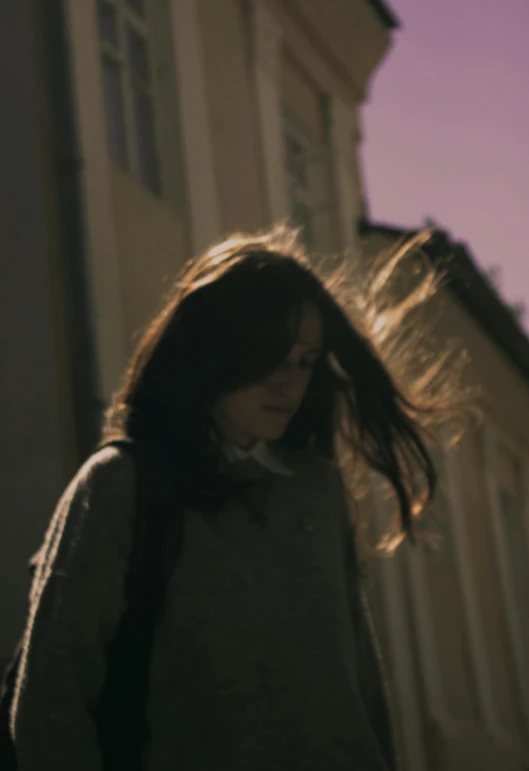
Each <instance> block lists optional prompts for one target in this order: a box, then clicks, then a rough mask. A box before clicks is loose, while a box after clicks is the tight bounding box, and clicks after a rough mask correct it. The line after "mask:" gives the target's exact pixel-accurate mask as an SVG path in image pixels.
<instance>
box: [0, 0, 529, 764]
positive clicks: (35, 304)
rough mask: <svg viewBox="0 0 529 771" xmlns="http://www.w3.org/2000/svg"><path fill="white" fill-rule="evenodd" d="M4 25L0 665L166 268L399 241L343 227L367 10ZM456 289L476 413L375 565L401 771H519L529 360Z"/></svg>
mask: <svg viewBox="0 0 529 771" xmlns="http://www.w3.org/2000/svg"><path fill="white" fill-rule="evenodd" d="M5 14H8V15H9V17H10V18H9V20H6V23H5V24H4V23H3V24H2V25H0V35H1V36H2V41H1V42H2V45H1V46H0V50H1V51H2V56H3V57H4V60H5V65H6V66H5V67H4V68H3V72H4V75H3V76H2V77H3V78H4V81H5V83H3V84H4V85H5V88H4V95H5V102H4V103H5V105H6V107H7V112H8V113H9V115H10V116H11V119H10V121H8V122H5V123H4V124H3V126H2V127H1V128H0V131H2V132H4V140H5V141H4V142H1V143H0V152H2V153H5V159H4V160H5V162H4V163H3V165H2V168H3V169H4V174H3V180H2V184H1V185H0V188H1V189H2V191H3V193H4V195H5V202H4V205H3V206H2V207H0V212H1V215H0V216H1V217H2V218H3V220H2V227H0V239H1V241H2V247H3V248H2V251H3V253H4V254H5V255H8V258H6V259H5V260H3V268H2V270H3V279H2V281H1V282H0V291H1V292H2V302H1V303H0V312H1V313H3V314H4V319H3V322H4V323H3V324H2V328H3V330H4V332H3V337H2V345H3V346H4V349H3V352H4V356H3V362H4V365H5V367H4V373H3V377H2V381H1V388H2V442H1V447H2V460H3V463H2V465H1V470H0V485H1V487H0V490H1V496H2V497H1V506H2V522H1V527H2V538H1V539H0V571H1V572H0V604H1V613H2V617H5V618H6V620H7V623H6V624H2V626H1V627H0V658H2V656H7V655H8V653H9V650H10V648H11V646H12V645H13V644H14V642H15V640H16V636H17V634H18V632H19V630H20V629H21V627H22V625H23V621H24V614H25V609H26V592H27V586H28V584H27V577H26V562H27V559H28V558H29V556H30V555H31V554H32V552H33V551H34V550H35V549H36V548H37V547H38V545H39V543H40V539H41V537H42V533H43V530H44V527H45V525H46V523H47V521H48V519H49V516H50V514H51V512H52V510H53V508H54V505H55V503H56V501H57V498H58V496H59V494H60V492H61V490H62V489H63V488H64V485H65V484H66V482H67V480H68V479H69V478H70V477H71V476H72V474H73V473H74V471H75V469H76V468H77V467H78V465H79V464H80V462H81V461H82V460H83V459H84V458H85V457H86V456H87V455H88V453H89V452H90V451H91V449H92V448H93V446H94V443H95V441H96V440H97V436H98V430H99V423H100V417H101V411H102V410H103V409H104V407H105V406H106V404H108V401H109V399H110V397H111V394H112V392H113V391H114V389H115V388H116V386H117V385H118V383H119V379H120V376H121V373H122V372H123V369H124V366H125V363H126V361H127V357H128V355H129V353H130V352H131V350H132V347H133V345H134V341H135V338H136V335H137V334H138V332H139V331H140V330H141V328H142V327H143V325H144V324H145V322H146V321H147V319H148V318H149V316H150V315H151V314H152V313H153V312H154V311H155V309H156V307H157V305H158V303H159V300H160V297H161V295H162V294H163V292H164V290H165V289H166V288H167V287H168V286H169V285H170V283H171V282H172V280H173V279H174V277H175V275H176V273H177V272H178V270H179V268H180V267H181V266H182V264H183V263H184V262H185V261H186V260H188V259H189V258H191V257H193V256H194V255H196V254H198V253H199V252H200V251H201V250H203V249H204V248H205V247H207V246H208V245H209V244H211V243H212V242H213V241H215V240H216V239H218V238H220V237H222V236H224V235H226V234H228V233H230V232H231V231H233V230H253V229H257V228H260V227H264V226H267V225H269V224H271V223H272V222H274V221H277V220H279V219H283V218H285V217H290V218H291V219H292V220H293V221H294V222H295V223H298V224H299V225H301V226H302V227H303V233H304V238H305V239H306V241H307V244H308V245H309V246H310V248H311V249H312V250H313V251H314V252H316V253H328V252H335V251H339V252H344V253H346V254H347V255H348V257H349V258H350V259H351V260H357V259H361V258H362V255H368V254H369V253H370V250H373V249H376V248H378V247H381V246H385V245H387V244H388V243H390V242H391V241H392V239H394V238H396V237H398V235H399V232H398V231H394V230H393V231H392V230H391V229H389V230H388V229H385V230H384V229H380V228H378V229H377V228H375V227H371V228H370V230H369V233H367V231H366V232H364V241H361V238H360V233H359V227H358V224H359V222H360V221H361V219H362V216H363V212H364V204H363V202H364V198H365V192H364V186H363V182H362V172H361V161H360V158H361V123H360V111H361V106H362V104H363V102H364V101H365V100H366V98H367V97H368V95H369V86H370V82H371V78H372V75H373V73H374V71H375V70H376V68H377V66H378V64H379V63H380V62H381V61H382V59H383V58H384V56H385V54H386V52H387V51H388V48H389V46H390V44H391V36H392V31H393V29H394V28H395V27H396V26H397V21H396V19H395V17H394V16H393V14H392V13H391V10H390V9H389V8H388V7H387V5H386V4H385V3H384V2H381V0H350V2H347V3H345V2H343V1H342V0H329V1H328V2H325V3H323V2H321V0H157V1H156V2H155V1H154V0H49V2H48V3H47V4H46V10H45V11H44V8H43V4H42V3H38V2H37V0H18V2H17V3H11V4H9V10H8V11H7V10H6V11H5ZM21 52H22V53H21ZM10 71H13V72H14V71H16V72H17V78H11V77H8V76H7V75H6V73H9V72H10ZM368 236H369V239H368V241H366V240H365V239H366V238H367V237H368ZM463 262H464V260H463ZM467 269H468V271H469V272H468V271H467V273H468V275H461V276H458V275H455V274H454V276H453V281H452V285H451V287H450V288H449V289H447V291H446V292H444V293H443V298H444V300H445V301H446V311H445V312H443V314H442V323H441V325H440V327H439V339H440V341H441V340H442V339H445V337H450V336H454V335H455V336H459V337H461V338H463V340H464V341H465V343H466V344H467V347H468V348H469V350H470V352H471V355H472V361H473V363H472V367H471V370H470V374H469V377H471V378H473V379H474V380H475V381H476V382H479V383H485V384H486V385H487V388H488V393H489V397H490V398H489V402H488V406H487V413H486V416H487V417H486V420H485V421H484V424H483V427H482V429H480V432H479V433H477V434H472V435H468V436H467V437H465V439H464V440H463V441H462V442H461V444H460V445H459V448H458V449H457V452H456V453H455V454H452V455H450V456H449V457H447V458H446V459H443V463H444V466H445V468H444V471H443V474H442V476H443V478H445V479H446V480H447V482H446V485H445V486H444V487H443V492H442V495H444V496H445V503H446V508H447V509H449V510H450V511H451V512H452V513H453V517H452V519H451V520H450V526H449V528H446V532H447V536H448V537H447V539H446V540H447V544H448V545H447V548H446V550H444V551H443V552H441V553H440V554H439V555H429V554H424V553H422V552H417V553H412V552H410V550H408V549H407V548H405V549H403V550H402V551H401V552H400V553H399V555H398V556H397V557H396V558H395V559H393V560H384V561H381V562H378V563H376V564H374V565H373V566H372V601H373V606H374V609H375V618H376V621H377V627H378V629H379V633H380V637H381V642H382V646H383V649H384V652H385V654H386V658H387V662H388V677H389V680H390V685H391V691H392V698H393V705H394V713H395V717H396V723H397V726H398V733H399V742H400V746H401V754H402V757H403V765H404V768H405V769H407V770H408V769H409V771H431V770H432V769H439V771H460V770H461V771H462V770H463V769H468V768H479V769H480V770H481V769H483V771H489V769H490V771H495V769H498V768H501V769H502V771H511V769H512V771H523V769H524V766H523V762H524V761H525V762H526V764H527V754H524V753H526V748H527V742H528V737H529V721H528V717H529V689H528V685H529V683H528V679H527V674H528V662H527V661H526V650H527V649H529V620H528V619H527V618H526V606H523V607H522V601H521V599H520V598H521V596H523V595H522V593H523V590H524V588H525V586H526V585H527V582H526V573H525V570H526V567H525V566H526V564H527V560H526V555H527V546H528V544H529V540H528V539H527V530H526V529H524V528H526V525H527V517H528V516H529V507H528V505H527V500H528V498H527V493H526V487H525V485H526V477H527V468H528V466H527V463H528V461H527V454H528V453H529V446H528V444H527V438H526V437H527V436H529V433H528V431H527V428H529V425H528V424H529V392H528V390H527V378H528V373H529V358H527V357H528V354H527V350H528V349H527V346H529V343H528V342H527V340H526V339H525V338H524V337H523V335H521V333H520V332H519V330H518V332H517V334H518V338H517V341H518V342H517V347H516V346H515V348H512V339H511V338H512V335H513V334H514V332H513V329H517V327H516V325H515V326H514V327H508V331H507V332H505V329H506V328H505V323H506V322H505V319H504V318H503V317H501V312H500V311H498V312H497V314H496V315H494V314H492V315H490V314H489V316H487V313H486V312H481V311H480V309H479V307H478V309H477V310H476V309H475V308H474V307H473V306H472V302H474V299H473V297H474V295H472V297H471V298H470V299H469V298H468V297H467V298H466V300H465V301H463V299H461V297H460V296H459V294H458V292H459V293H461V292H463V290H464V287H465V286H466V285H467V283H468V280H469V278H468V277H469V276H471V277H472V281H477V280H478V279H479V272H478V271H476V270H475V269H474V268H472V266H471V265H470V267H469V266H468V265H467ZM476 296H480V297H481V298H482V302H483V303H485V305H486V306H487V308H489V310H490V303H492V305H494V302H496V305H495V306H494V307H496V309H497V307H498V305H497V304H498V302H499V301H497V298H496V300H494V299H493V300H491V299H490V297H489V298H488V302H489V305H487V303H486V302H485V299H484V295H483V294H482V295H479V293H478V294H477V295H476ZM478 305H479V303H478ZM500 306H501V303H500ZM480 313H481V315H480ZM498 313H499V315H498ZM500 317H501V318H500ZM502 318H503V321H502ZM484 319H488V320H487V321H484ZM504 322H505V323H504ZM513 323H514V322H513ZM502 324H503V327H502ZM501 329H503V330H504V331H503V332H501V333H500V332H498V330H501ZM520 335H521V337H520ZM524 357H526V358H525V359H524ZM524 361H525V362H526V363H527V370H526V369H524V367H525V364H522V363H523V362H524ZM383 506H384V504H383V502H381V501H378V500H377V499H376V495H375V496H374V497H373V508H374V510H375V514H376V510H377V507H378V508H382V507H383ZM4 534H5V536H4ZM528 607H529V606H528ZM524 608H525V610H524ZM524 613H525V615H524ZM524 646H525V647H524Z"/></svg>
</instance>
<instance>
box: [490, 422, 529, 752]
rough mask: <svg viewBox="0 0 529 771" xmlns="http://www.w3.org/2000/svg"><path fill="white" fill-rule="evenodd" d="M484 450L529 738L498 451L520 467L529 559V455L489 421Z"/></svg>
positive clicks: (527, 672) (528, 683) (527, 688)
mask: <svg viewBox="0 0 529 771" xmlns="http://www.w3.org/2000/svg"><path fill="white" fill-rule="evenodd" d="M481 437H482V447H483V452H484V461H485V463H484V468H485V476H486V484H487V490H488V494H489V506H488V512H487V513H488V516H489V520H490V524H491V530H492V534H493V542H494V552H495V557H496V564H497V566H498V572H499V576H500V588H501V593H502V597H503V601H504V605H505V612H506V617H507V633H508V638H509V643H510V647H511V653H512V657H513V662H514V667H515V672H516V675H517V684H518V696H519V699H520V705H521V707H522V710H523V716H522V717H523V719H524V727H525V731H526V738H527V736H529V658H528V657H527V655H526V654H525V652H524V651H525V647H524V640H523V629H522V627H521V624H520V620H519V615H518V598H517V591H516V586H515V584H514V576H513V571H512V569H511V567H510V558H511V555H510V553H509V544H508V542H507V535H506V532H505V527H504V523H503V511H502V506H501V499H500V493H501V489H502V486H501V480H500V479H499V478H498V474H497V471H498V464H497V451H498V446H499V445H500V444H503V445H504V446H505V447H506V449H507V450H508V451H509V452H510V453H512V454H513V455H514V456H515V458H516V459H517V461H518V462H519V464H520V476H521V479H520V483H521V494H522V506H521V511H522V515H523V518H524V526H525V528H524V529H525V533H526V538H525V547H526V550H527V557H528V559H529V455H528V453H527V452H526V451H525V450H523V449H522V448H521V447H520V446H519V445H518V444H517V442H516V441H515V440H513V439H512V438H511V437H510V436H508V435H507V434H506V433H504V432H503V431H501V429H499V428H498V427H497V426H496V425H494V424H493V423H492V422H490V421H486V422H484V424H483V427H482V433H481Z"/></svg>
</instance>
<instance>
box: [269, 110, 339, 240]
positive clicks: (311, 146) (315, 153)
mask: <svg viewBox="0 0 529 771" xmlns="http://www.w3.org/2000/svg"><path fill="white" fill-rule="evenodd" d="M327 133H328V132H327ZM282 136H283V146H284V175H285V183H286V192H287V202H288V209H289V214H290V217H291V218H292V220H293V222H294V225H296V224H298V223H297V222H296V221H295V220H294V217H293V209H294V206H295V204H301V205H302V206H303V207H306V209H308V211H309V213H310V223H311V228H310V229H311V234H312V237H311V238H310V239H307V245H308V246H309V248H310V249H312V250H314V251H321V250H320V249H319V246H318V243H317V235H316V232H315V229H316V228H315V221H314V220H315V216H316V215H317V214H318V213H322V212H323V213H324V212H328V213H329V214H331V215H333V216H334V217H335V218H336V227H337V229H338V220H339V211H338V203H337V195H338V193H337V189H336V180H335V175H334V153H333V147H332V145H331V142H330V141H329V137H327V140H326V143H325V144H322V143H321V142H320V141H319V140H318V139H316V138H315V137H311V136H310V135H309V134H308V133H307V131H305V130H304V129H303V128H302V127H301V126H300V125H299V121H297V120H296V119H295V117H293V116H292V114H291V112H290V110H289V108H288V105H286V104H283V109H282ZM289 139H293V140H294V141H295V142H297V143H298V144H299V145H301V147H302V148H303V150H304V166H305V170H306V175H307V186H306V188H305V187H304V186H302V185H300V184H299V182H298V181H297V180H296V179H295V178H294V177H293V176H292V175H291V174H290V163H289V157H288V140H289ZM315 163H320V164H322V165H325V166H326V167H327V169H328V174H329V186H330V191H329V197H328V199H327V200H325V201H324V202H318V201H317V200H315V193H314V190H313V189H312V188H311V165H312V164H315ZM312 168H313V167H312Z"/></svg>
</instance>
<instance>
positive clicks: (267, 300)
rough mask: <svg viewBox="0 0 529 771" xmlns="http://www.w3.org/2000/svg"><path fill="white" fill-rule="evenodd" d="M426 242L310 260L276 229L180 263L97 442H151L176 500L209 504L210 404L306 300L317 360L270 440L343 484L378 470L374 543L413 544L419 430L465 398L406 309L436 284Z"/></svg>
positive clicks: (273, 361)
mask: <svg viewBox="0 0 529 771" xmlns="http://www.w3.org/2000/svg"><path fill="white" fill-rule="evenodd" d="M428 237H429V233H427V232H426V233H423V234H420V235H418V236H416V237H414V238H412V239H409V240H408V242H407V243H405V244H402V245H400V246H399V247H397V248H396V249H394V250H392V251H391V252H387V253H385V254H382V255H379V257H378V258H377V259H374V260H370V261H369V260H365V259H357V260H356V261H355V260H342V261H341V263H340V264H339V263H338V262H336V261H321V264H320V265H319V266H316V265H315V264H314V262H311V261H310V260H309V258H308V255H307V252H306V249H305V248H304V246H303V244H302V241H301V239H300V238H299V233H298V231H296V230H294V229H291V228H289V227H287V226H285V225H280V226H276V227H275V228H273V229H272V230H269V231H266V232H263V233H260V234H257V235H247V234H244V233H237V234H235V235H233V236H232V237H231V238H229V239H227V240H225V241H223V242H222V243H220V244H218V245H216V246H214V247H213V248H211V249H210V250H208V251H207V252H206V253H205V254H204V255H203V256H202V257H200V258H199V259H198V260H196V261H191V262H189V263H188V264H187V265H186V266H185V267H184V270H183V271H182V274H181V276H180V277H179V279H178V280H177V281H176V283H175V284H174V286H173V287H172V289H171V290H170V292H169V294H168V296H167V297H166V298H164V301H163V304H162V307H161V309H160V310H159V312H158V313H157V314H156V315H155V317H154V318H153V320H152V321H151V322H150V324H149V325H148V326H147V328H146V329H145V331H144V333H143V334H142V336H141V338H140V340H139V342H138V344H137V346H136V349H135V351H134V353H133V355H132V357H131V360H130V362H129V366H128V368H127V370H126V373H125V375H124V379H123V382H122V384H121V387H120V388H119V390H118V391H117V392H116V394H115V395H114V398H113V401H112V404H111V406H110V407H109V409H108V411H107V413H106V418H105V423H104V428H103V435H102V441H101V444H104V443H105V442H107V441H109V440H112V439H116V438H122V437H123V436H130V437H132V438H138V439H147V440H151V441H156V442H158V443H159V444H161V445H162V446H163V447H165V448H166V449H167V451H168V452H169V453H170V454H171V455H172V457H173V458H174V460H175V469H178V473H179V480H180V485H181V489H182V494H183V495H184V497H185V499H186V501H187V503H189V504H190V505H194V506H198V507H199V508H202V509H203V510H204V511H206V512H207V511H209V512H211V511H214V510H218V509H219V508H220V507H221V506H222V504H223V502H225V500H226V498H227V497H228V496H229V494H230V486H229V481H228V478H227V475H226V474H225V468H226V466H225V463H224V461H223V456H222V438H221V437H220V436H219V433H218V431H217V430H216V428H215V425H214V424H213V421H212V418H211V409H212V407H213V405H214V404H215V403H216V401H217V400H218V399H219V397H221V396H222V395H224V394H226V393H229V392H230V391H233V390H234V389H237V388H240V387H243V386H245V385H250V384H253V383H257V382H259V381H261V380H263V379H264V378H266V377H267V376H268V375H270V374H271V373H272V372H273V371H274V370H275V369H276V368H277V367H278V366H279V365H280V364H281V363H282V361H283V360H284V359H285V358H286V357H287V355H288V353H289V352H290V350H291V348H292V346H293V344H294V342H295V339H296V335H297V324H296V323H293V321H296V319H299V316H300V312H301V308H302V306H303V304H304V303H305V302H307V301H309V302H311V303H313V304H314V305H315V306H316V307H317V308H318V310H319V313H320V315H321V318H322V321H323V333H324V354H323V355H322V357H321V359H320V360H319V361H318V363H317V365H316V368H315V371H314V375H313V378H312V381H311V383H310V385H309V388H308V390H307V393H306V397H305V399H304V401H303V404H302V406H301V408H300V410H299V412H298V413H297V414H296V415H295V417H294V418H293V420H292V421H291V423H290V425H289V427H288V429H287V431H286V433H285V434H284V436H283V437H282V439H281V440H280V442H279V444H280V445H283V446H285V447H289V448H298V449H303V448H307V447H312V448H314V449H315V450H316V451H317V452H319V453H320V454H321V455H322V456H323V457H325V458H328V459H336V460H338V461H339V462H340V463H341V464H342V465H343V471H344V479H346V480H348V481H351V480H352V479H353V477H352V476H351V474H350V473H349V471H351V469H354V470H355V471H358V469H359V468H364V469H367V470H372V471H374V472H376V473H378V474H379V475H381V476H382V477H384V478H385V479H386V480H387V482H388V483H389V485H390V486H391V489H392V490H393V492H394V499H395V501H396V503H397V511H398V513H399V517H398V519H396V522H397V523H398V527H397V528H394V529H393V530H392V532H391V534H390V535H389V537H388V538H386V541H385V543H384V545H385V547H386V548H388V549H393V548H394V547H395V546H396V544H397V543H398V542H400V541H401V540H402V539H403V538H404V537H405V536H406V535H408V536H410V537H411V538H412V539H413V537H414V532H415V527H414V522H415V520H416V519H417V518H418V517H419V516H420V514H421V512H422V510H423V508H424V506H425V505H426V503H427V502H428V501H429V500H430V499H431V498H432V496H433V495H434V492H435V487H436V471H435V468H434V464H433V462H432V460H431V456H430V452H429V449H428V444H427V440H428V435H429V433H428V432H429V431H430V430H431V429H432V427H433V426H435V425H438V424H439V423H441V422H443V421H446V420H447V419H448V418H450V417H452V416H455V415H457V412H458V409H459V408H460V406H461V404H462V402H463V395H464V394H463V391H462V390H460V389H458V386H457V383H456V380H455V372H456V368H455V360H453V361H450V362H448V358H449V357H450V356H451V352H450V351H448V352H447V351H443V352H437V353H436V355H434V356H432V354H431V353H427V352H426V350H422V348H421V346H420V344H419V343H420V340H419V339H418V338H419V337H420V332H421V330H422V332H423V333H424V332H426V331H427V330H426V329H425V327H424V326H422V325H418V324H417V323H416V321H417V318H416V317H417V313H418V311H419V309H420V307H421V306H422V305H423V304H424V303H425V301H426V300H428V299H429V298H430V297H431V296H432V295H433V294H434V293H435V291H436V287H437V283H438V278H437V276H436V274H435V271H434V270H433V269H432V268H431V267H430V266H429V265H428V264H427V262H426V261H425V260H424V259H421V257H420V251H419V247H420V246H421V245H422V244H423V243H424V242H425V241H426V240H427V239H428ZM447 357H448V358H447ZM452 358H453V357H452ZM458 361H459V359H458ZM448 363H449V364H450V366H449V367H448V366H447V364H448ZM448 371H449V372H450V377H448V375H447V373H448Z"/></svg>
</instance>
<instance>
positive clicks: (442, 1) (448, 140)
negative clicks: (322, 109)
mask: <svg viewBox="0 0 529 771" xmlns="http://www.w3.org/2000/svg"><path fill="white" fill-rule="evenodd" d="M390 5H391V7H392V8H393V10H394V11H395V13H396V14H397V15H398V17H399V19H400V21H401V22H402V28H401V29H400V30H397V31H396V32H395V33H394V42H393V47H392V50H391V51H390V52H389V53H388V55H387V57H386V59H385V61H384V62H383V64H382V65H381V67H380V69H379V70H378V72H377V74H376V75H375V77H374V79H373V81H372V85H371V94H370V97H369V101H368V103H367V105H366V107H365V109H364V116H363V119H364V135H365V140H364V147H363V163H364V171H365V180H366V186H367V192H368V198H369V204H370V213H371V218H372V219H373V220H375V221H384V222H388V223H392V224H396V225H402V226H417V225H420V224H421V223H422V222H424V220H425V219H426V218H427V217H431V218H432V219H434V220H435V221H436V222H437V223H438V224H439V225H440V226H441V227H443V228H445V229H446V230H448V231H449V232H450V233H451V234H452V235H453V237H454V238H455V239H457V240H461V241H466V242H467V244H468V245H469V247H470V249H471V251H472V253H473V254H474V256H475V258H476V260H477V262H478V263H479V264H480V265H481V266H482V267H484V268H487V267H489V266H492V265H498V266H500V268H501V286H502V290H501V291H502V295H503V297H504V298H505V299H506V300H507V301H508V302H516V301H519V300H522V301H524V302H525V304H526V306H527V313H526V315H525V320H524V324H525V327H526V328H528V327H529V318H528V317H529V216H528V215H529V211H528V210H529V0H390Z"/></svg>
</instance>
